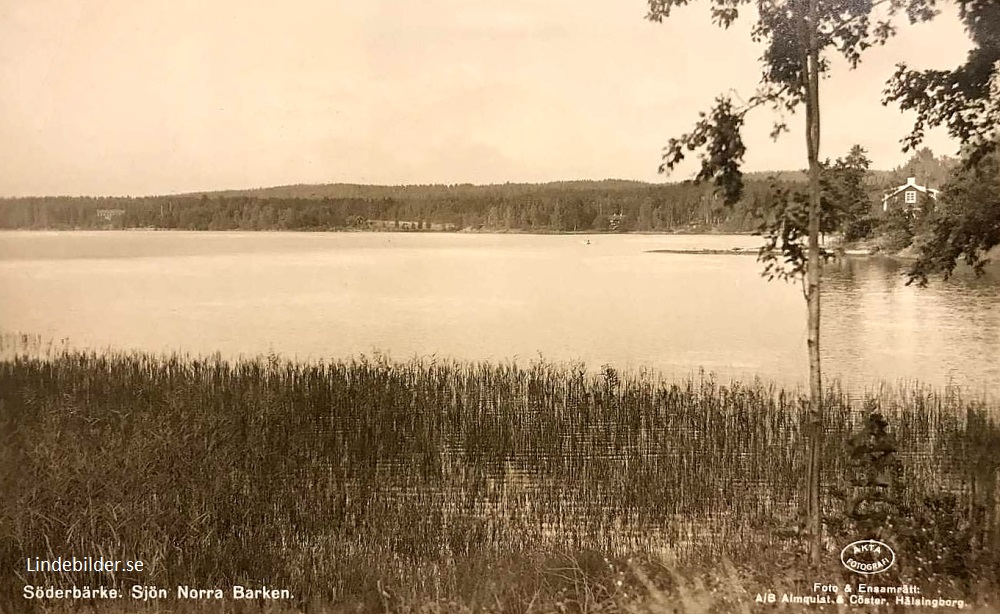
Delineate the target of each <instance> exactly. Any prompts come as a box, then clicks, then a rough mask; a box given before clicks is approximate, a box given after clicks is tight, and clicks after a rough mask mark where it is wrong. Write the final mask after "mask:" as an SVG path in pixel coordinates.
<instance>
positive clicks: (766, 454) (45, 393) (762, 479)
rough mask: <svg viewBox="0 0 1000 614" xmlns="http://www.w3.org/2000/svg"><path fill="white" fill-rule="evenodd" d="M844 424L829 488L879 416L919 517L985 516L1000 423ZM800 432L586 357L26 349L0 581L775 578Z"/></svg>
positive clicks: (436, 587) (842, 415)
mask: <svg viewBox="0 0 1000 614" xmlns="http://www.w3.org/2000/svg"><path fill="white" fill-rule="evenodd" d="M827 408H828V410H827V412H828V422H827V439H826V441H827V445H826V448H825V450H824V471H825V477H824V480H825V484H828V485H830V488H829V492H830V493H835V492H836V491H837V490H838V489H843V488H847V487H848V484H847V477H846V476H847V475H848V473H849V471H848V461H849V459H848V458H847V455H846V452H845V450H846V449H847V447H848V446H847V442H848V440H849V439H850V437H851V435H852V434H853V432H854V431H856V430H857V428H858V427H859V425H860V424H861V423H862V421H863V420H864V418H865V416H866V415H867V413H868V412H869V411H871V410H873V409H878V410H879V411H881V412H882V414H884V415H885V416H886V417H887V419H888V420H889V423H890V425H891V427H892V429H893V430H894V432H895V433H896V435H897V438H898V443H899V452H898V454H899V457H900V459H901V461H902V463H903V469H904V480H903V482H904V483H905V484H906V488H905V490H904V491H903V497H904V499H905V501H904V503H906V504H908V505H913V506H919V505H921V504H922V502H924V501H926V500H927V498H928V497H930V496H940V495H941V494H947V493H951V494H953V495H954V496H955V497H956V500H957V501H959V502H960V504H968V505H972V504H973V503H974V502H975V501H976V500H980V499H982V496H981V494H982V493H981V492H974V491H976V490H978V491H981V490H982V488H983V485H984V484H986V483H988V480H984V479H983V478H982V475H984V474H985V475H992V474H989V471H990V468H991V467H992V470H993V471H994V472H995V469H996V466H997V465H998V464H1000V431H998V428H997V423H996V421H995V420H994V419H993V418H990V413H989V411H996V408H992V410H990V408H987V407H985V406H983V405H982V404H980V403H976V402H967V401H963V400H962V399H961V398H960V396H959V395H958V394H956V393H954V392H953V391H948V392H938V391H934V390H930V389H925V388H921V387H919V386H916V385H911V386H902V387H899V388H895V389H888V388H887V389H883V390H880V391H877V392H875V393H873V394H871V395H868V396H866V397H865V398H851V397H850V396H849V395H847V394H845V393H844V392H843V391H841V390H839V389H838V388H836V387H833V388H831V389H830V390H829V392H828V394H827ZM803 415H804V411H803V406H802V404H801V400H800V397H799V396H798V395H797V394H795V393H789V392H787V391H784V390H780V389H777V388H775V387H774V386H771V385H767V384H764V383H761V382H759V381H754V382H745V383H738V382H734V383H731V384H728V385H721V384H719V383H718V382H716V381H715V380H714V379H712V378H707V377H702V378H700V379H692V380H688V381H684V382H681V383H673V382H668V381H665V380H664V379H662V378H661V377H659V376H658V375H656V374H655V373H651V372H634V373H618V372H616V371H614V370H613V369H610V368H605V369H604V370H603V371H602V372H601V373H598V374H594V373H588V372H587V371H586V370H585V369H583V368H582V367H581V366H579V365H571V364H568V365H559V364H551V363H545V362H535V363H532V364H530V365H517V364H513V363H500V364H496V363H467V362H449V361H431V360H413V361H410V362H390V361H388V360H386V359H383V358H378V357H376V358H369V357H359V358H355V359H350V360H338V361H333V362H327V363H294V362H288V361H282V360H278V359H276V358H274V357H270V358H259V359H250V360H237V361H225V360H222V359H220V358H214V359H202V358H197V359H195V358H188V357H181V356H173V357H157V356H152V355H148V354H139V353H133V354H128V353H113V352H109V353H103V354H95V353H86V352H76V351H68V350H61V351H57V352H50V353H49V354H48V355H47V356H43V357H39V356H29V355H26V354H23V353H21V354H18V353H13V354H10V355H8V356H7V357H6V358H4V359H3V360H2V361H0V433H2V435H3V442H2V447H0V469H2V470H3V471H2V474H0V476H2V478H0V479H2V483H0V486H2V492H3V493H4V496H3V498H2V501H0V533H3V534H5V535H9V536H10V539H4V540H0V566H2V568H3V569H5V570H11V569H14V570H18V569H23V560H24V558H25V557H28V556H32V557H33V556H43V557H44V556H59V555H62V556H70V555H76V556H98V555H104V556H108V557H112V558H140V559H143V560H144V561H146V562H147V566H148V569H147V571H146V572H144V573H143V574H142V575H141V576H140V577H132V578H118V579H117V580H120V581H123V582H134V583H142V584H155V585H159V586H171V587H172V586H175V585H177V584H191V585H198V586H228V585H231V584H234V583H245V584H256V585H262V584H266V585H268V586H278V587H284V588H289V589H291V590H292V591H293V593H295V594H296V595H298V596H301V597H302V598H303V599H307V598H315V599H321V600H327V601H330V602H335V601H337V600H338V599H343V598H344V597H345V595H351V594H352V593H357V592H359V591H360V592H365V591H369V592H373V591H374V592H373V593H372V594H373V595H374V596H373V597H371V598H372V599H375V600H376V602H378V601H379V600H382V599H384V598H385V597H384V595H385V594H388V589H385V588H384V587H386V586H389V585H393V586H402V585H406V586H408V587H410V589H411V590H412V591H413V592H414V594H425V595H430V596H440V595H446V594H450V593H453V592H454V591H455V590H458V588H459V587H457V585H456V584H457V583H460V582H461V580H460V577H461V574H459V575H456V570H458V569H460V568H461V569H464V570H465V571H464V572H463V573H466V574H468V573H472V572H470V571H469V570H476V569H478V571H479V572H480V573H482V574H484V575H489V574H495V573H497V569H499V568H498V567H496V566H494V564H493V563H489V561H504V560H513V559H517V557H524V556H528V555H526V554H525V553H532V552H536V553H537V552H549V553H552V552H587V551H596V552H601V553H603V555H605V556H608V557H612V558H614V557H625V556H629V555H633V554H639V553H647V554H648V553H656V552H659V551H661V550H662V549H665V548H670V549H671V551H673V552H676V553H678V554H679V555H680V557H681V558H682V559H683V560H688V561H691V562H692V564H698V562H699V560H700V562H701V563H702V564H704V562H705V561H708V560H720V559H721V557H729V558H731V559H733V560H735V561H741V560H743V561H759V559H760V554H761V553H762V552H777V551H786V552H788V551H793V550H794V548H795V544H796V542H795V541H794V538H792V537H790V535H791V533H792V531H790V529H792V528H794V524H795V511H796V506H797V502H798V493H799V491H800V488H801V484H800V476H801V474H802V470H801V461H802V440H801V438H800V421H801V420H802V418H803ZM977 497H978V499H977ZM836 505H837V501H836V499H835V497H834V496H833V495H832V494H828V497H827V508H835V507H836ZM993 528H994V529H995V528H996V527H995V526H994V527H993ZM861 537H865V536H857V538H861ZM832 547H833V545H831V548H832ZM477 566H478V567H477ZM636 577H638V576H636ZM25 579H28V580H30V579H31V578H24V577H22V578H13V577H11V578H8V579H7V581H6V584H7V585H6V586H0V593H2V592H7V591H12V590H16V589H17V588H18V587H20V585H21V584H23V581H22V580H25ZM69 579H71V580H73V581H75V582H77V583H79V584H81V585H82V584H85V583H87V582H88V581H89V582H91V583H96V581H97V579H96V578H94V577H89V576H86V575H85V574H84V575H81V576H80V577H70V578H69ZM376 579H377V581H376ZM62 580H63V582H62V583H65V581H66V580H67V577H65V576H63V578H62ZM34 581H35V582H37V578H35V579H34Z"/></svg>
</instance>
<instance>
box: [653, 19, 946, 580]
mask: <svg viewBox="0 0 1000 614" xmlns="http://www.w3.org/2000/svg"><path fill="white" fill-rule="evenodd" d="M647 1H648V6H649V12H648V13H647V16H646V17H647V19H649V20H651V21H655V22H661V21H662V20H663V19H665V18H668V17H669V16H670V14H671V11H672V10H673V9H675V8H677V7H683V6H685V5H687V4H688V3H689V2H690V0H647ZM706 1H708V2H709V7H710V10H711V15H712V21H713V23H715V24H716V25H718V26H720V27H723V28H729V26H731V25H732V24H733V23H734V22H735V21H736V20H737V19H739V17H740V13H741V11H745V10H746V9H748V8H750V7H753V8H754V9H756V18H757V21H756V23H755V24H754V27H753V29H752V33H751V36H752V38H753V40H754V41H755V42H758V43H761V44H762V45H763V46H764V52H763V54H762V55H761V57H760V64H761V79H760V84H759V87H758V89H757V91H756V92H755V93H754V95H753V96H752V97H751V98H750V99H749V101H748V102H747V103H746V104H743V105H738V104H736V103H734V102H733V97H732V96H731V95H723V96H720V97H718V98H717V99H716V101H715V104H714V106H713V107H712V108H711V110H710V111H708V112H704V113H702V114H701V116H700V119H699V121H698V122H697V123H696V124H695V127H694V129H693V130H692V131H690V132H688V133H686V134H684V135H682V136H680V137H678V138H675V139H671V140H670V141H669V143H668V145H667V147H666V148H665V150H664V153H663V164H662V165H661V167H660V170H661V171H662V172H669V171H672V170H674V169H675V168H676V167H677V166H678V164H680V163H681V162H682V161H683V160H684V158H685V156H686V155H687V154H688V153H689V152H694V151H699V152H700V156H699V157H700V160H701V169H700V171H699V172H698V175H697V179H698V180H699V181H710V182H712V183H713V184H714V185H715V187H716V189H717V190H718V191H719V192H720V193H721V194H722V195H723V197H724V200H725V202H727V203H729V204H732V203H735V202H737V201H738V200H739V198H740V196H741V194H742V174H741V171H740V167H741V165H742V162H743V157H744V155H745V153H746V147H745V145H744V142H743V139H742V137H741V136H740V131H741V129H742V127H743V124H744V120H745V117H746V115H747V113H749V112H750V111H752V110H754V109H757V108H761V107H766V108H770V109H772V110H773V111H776V112H778V113H779V114H781V116H782V119H781V120H780V121H778V122H776V124H775V128H774V130H773V131H772V136H773V137H775V138H777V137H778V136H779V135H781V134H782V133H783V132H785V129H786V128H787V126H785V124H784V119H783V117H784V114H786V113H792V112H794V111H795V110H796V109H798V108H800V107H805V110H806V113H805V115H806V118H805V119H806V121H805V128H806V158H807V161H808V167H809V190H808V192H807V194H806V195H805V197H804V198H802V197H793V196H792V195H791V194H784V195H782V194H777V195H776V198H775V199H774V202H775V203H776V204H775V208H774V210H772V211H771V212H770V213H769V214H768V217H766V218H765V219H770V220H771V221H772V223H771V227H772V228H774V229H777V232H775V233H774V234H773V235H772V236H771V238H770V239H769V240H768V242H767V244H766V245H765V246H764V248H763V249H762V251H761V254H760V258H761V260H762V261H764V263H765V270H764V274H765V275H768V276H772V277H773V276H775V274H777V275H778V276H784V277H785V278H792V279H800V280H801V281H802V282H803V290H804V295H805V298H806V304H807V320H808V339H807V347H808V357H809V412H808V418H807V423H806V425H805V431H806V434H807V440H808V444H807V448H808V449H807V452H806V457H807V460H806V487H805V489H804V497H803V499H804V506H803V507H804V515H805V520H806V535H808V537H809V558H810V561H811V563H812V564H813V565H814V566H815V565H818V564H819V561H820V555H821V544H822V524H821V509H820V507H821V496H820V491H821V489H820V480H821V475H822V468H821V467H820V458H821V454H820V452H821V450H822V437H823V430H824V416H823V390H822V369H821V362H820V287H821V284H820V280H821V270H822V264H823V259H824V258H825V256H826V254H825V253H824V252H823V250H822V249H821V248H820V241H819V237H820V233H821V231H822V228H823V221H822V216H823V206H822V189H823V187H822V178H821V173H822V165H821V163H820V137H821V121H820V117H821V115H820V98H819V89H820V80H821V78H822V77H823V75H825V74H827V73H828V72H829V70H830V63H829V57H828V56H829V55H830V54H831V53H835V54H839V55H841V56H842V57H844V58H845V59H846V60H847V61H848V63H849V64H850V65H851V66H852V67H853V66H857V65H858V63H859V62H860V60H861V56H862V54H863V52H864V51H865V50H866V49H868V48H870V47H872V46H875V45H880V44H883V43H885V42H886V41H887V40H888V39H889V38H891V37H892V36H893V35H894V34H895V32H896V26H895V21H896V20H898V18H899V17H900V16H901V15H902V14H905V16H906V18H907V19H908V20H909V21H910V22H917V21H924V20H927V19H931V18H932V17H934V15H935V14H936V12H935V8H934V0H883V1H880V2H875V1H873V0H706ZM876 6H878V8H880V9H881V10H882V15H881V16H877V15H876V14H875V9H876ZM779 251H780V256H779V253H778V252H779ZM775 267H778V268H775Z"/></svg>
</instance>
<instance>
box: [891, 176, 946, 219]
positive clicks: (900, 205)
mask: <svg viewBox="0 0 1000 614" xmlns="http://www.w3.org/2000/svg"><path fill="white" fill-rule="evenodd" d="M937 197H938V190H935V189H934V188H928V187H926V186H922V185H919V184H917V178H916V177H908V178H907V179H906V183H905V184H903V185H901V186H899V187H897V188H893V189H892V190H890V191H888V192H886V193H885V195H884V196H883V197H882V212H883V213H889V212H890V211H899V210H902V211H920V210H924V211H927V210H930V208H933V206H934V202H935V201H937Z"/></svg>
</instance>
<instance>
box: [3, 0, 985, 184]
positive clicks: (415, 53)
mask: <svg viewBox="0 0 1000 614" xmlns="http://www.w3.org/2000/svg"><path fill="white" fill-rule="evenodd" d="M696 4H697V3H696ZM645 13H646V3H645V0H574V1H573V2H567V1H565V0H505V1H503V2H495V1H486V0H423V1H421V2H407V1H404V0H353V1H347V0H286V1H283V2H280V3H279V2H273V1H267V2H264V1H259V0H239V1H236V0H213V1H206V0H90V1H84V0H0V66H2V67H3V69H2V71H0V160H2V168H0V195H7V196H13V195H31V194H36V195H37V194H93V195H100V194H130V195H141V194H154V193H167V192H184V191H196V190H209V189H224V188H249V187H260V186H268V185H281V184H293V183H329V182H352V183H389V184H399V183H461V182H471V183H492V182H504V181H529V182H535V181H549V180H558V179H603V178H609V177H614V178H625V179H640V180H648V181H663V180H664V179H665V178H664V177H663V176H661V175H657V173H656V167H657V166H658V164H659V159H660V150H661V148H662V146H663V145H664V144H665V143H666V141H667V139H668V138H669V137H671V136H674V135H677V134H679V133H680V132H683V131H685V130H686V129H687V128H689V127H690V126H691V124H692V123H693V121H694V120H695V119H696V117H697V113H698V111H699V110H701V109H703V108H706V107H708V106H709V104H710V103H711V102H712V100H713V98H714V97H715V96H716V95H717V94H718V93H720V92H723V91H726V90H728V89H730V88H734V89H735V90H736V91H737V92H739V93H740V94H741V95H743V96H744V97H748V96H749V95H750V94H751V93H752V92H753V88H754V86H755V84H756V83H757V81H758V78H759V67H758V65H757V62H756V59H757V57H758V56H759V55H760V49H759V48H757V47H756V46H754V45H753V44H752V43H751V42H750V40H749V36H748V35H747V33H748V31H749V22H743V23H742V24H740V25H737V26H735V27H734V28H733V29H732V30H730V31H729V32H725V31H722V30H719V29H717V28H715V27H714V26H712V25H711V24H710V23H709V21H708V19H707V14H706V11H705V9H704V7H703V6H689V7H685V8H682V9H679V10H677V11H676V14H675V16H673V17H671V18H670V19H669V20H667V21H665V22H664V23H663V24H654V23H650V22H647V21H646V20H644V15H645ZM968 48H969V43H968V40H967V38H966V36H965V34H964V32H963V31H962V28H961V26H960V24H959V22H958V20H957V19H956V17H955V13H954V9H953V8H951V7H945V14H944V15H942V16H941V17H939V18H938V20H936V21H935V22H933V23H931V24H924V25H920V26H913V27H909V26H906V27H903V28H902V29H901V32H900V36H898V37H897V38H896V39H895V40H893V41H892V42H891V43H890V44H889V45H888V46H887V47H886V48H883V49H876V50H873V51H871V52H870V53H869V55H868V56H866V58H865V60H864V63H863V64H862V66H861V67H860V68H859V69H858V70H857V71H853V72H851V71H848V70H847V68H846V66H844V65H843V64H842V63H838V64H837V65H836V68H835V71H834V76H832V77H831V78H830V79H828V80H827V81H825V82H824V83H823V105H824V106H823V121H824V130H825V132H824V135H823V147H822V154H823V156H824V157H835V156H837V155H841V154H843V153H845V152H846V150H847V149H848V148H849V147H850V146H851V145H852V144H853V143H861V144H862V145H864V146H865V147H866V148H867V149H868V150H869V152H870V155H871V157H872V158H873V160H874V161H875V164H876V166H877V167H879V168H889V167H893V166H896V165H898V164H900V163H902V162H903V161H905V159H906V156H905V155H904V154H902V153H901V152H900V148H899V144H898V141H899V139H900V138H901V137H902V136H903V135H904V134H905V133H906V131H907V128H908V125H909V122H911V121H912V119H911V118H908V117H907V116H904V115H902V114H900V112H899V111H898V110H896V109H894V108H884V107H882V106H881V104H880V102H879V101H880V99H881V92H882V89H883V84H884V81H885V79H886V78H887V77H888V76H889V75H891V73H892V71H893V66H894V64H895V63H896V62H897V61H901V60H906V61H908V62H910V63H911V64H912V65H915V66H920V67H926V68H935V67H937V68H947V67H953V66H954V65H956V64H958V63H959V62H960V61H961V60H962V58H963V57H964V56H965V53H966V52H967V51H968ZM756 117H757V119H756V120H752V121H751V122H750V124H749V125H748V131H747V135H746V136H747V141H748V147H749V152H748V155H747V169H748V170H770V169H795V168H801V167H803V166H804V158H805V147H804V144H803V142H802V140H803V137H802V131H801V130H794V131H793V132H792V133H791V134H789V135H785V136H784V137H782V139H781V140H780V141H779V142H778V143H777V144H775V143H772V142H771V141H770V139H769V138H768V136H767V135H768V132H769V130H770V126H771V120H772V118H771V117H770V116H768V115H767V114H766V113H760V114H758V115H757V116H756ZM791 121H792V123H793V125H796V126H797V125H798V124H800V123H801V122H802V121H803V117H802V114H799V115H797V116H796V117H794V118H792V120H791ZM928 145H930V146H931V147H932V148H934V149H935V151H936V152H937V153H949V154H952V153H954V152H955V145H954V144H953V143H951V142H949V141H948V140H947V138H946V136H945V135H944V134H943V133H932V134H931V138H929V139H928ZM693 169H694V166H693V165H692V166H690V167H688V168H685V169H682V171H681V172H679V173H677V174H675V175H673V176H671V177H670V179H684V178H687V177H689V176H690V175H691V173H692V171H693Z"/></svg>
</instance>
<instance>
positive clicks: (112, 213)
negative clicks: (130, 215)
mask: <svg viewBox="0 0 1000 614" xmlns="http://www.w3.org/2000/svg"><path fill="white" fill-rule="evenodd" d="M123 215H125V210H124V209H98V210H97V217H98V219H102V220H105V221H108V222H110V221H111V220H113V219H115V218H116V217H121V216H123Z"/></svg>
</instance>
